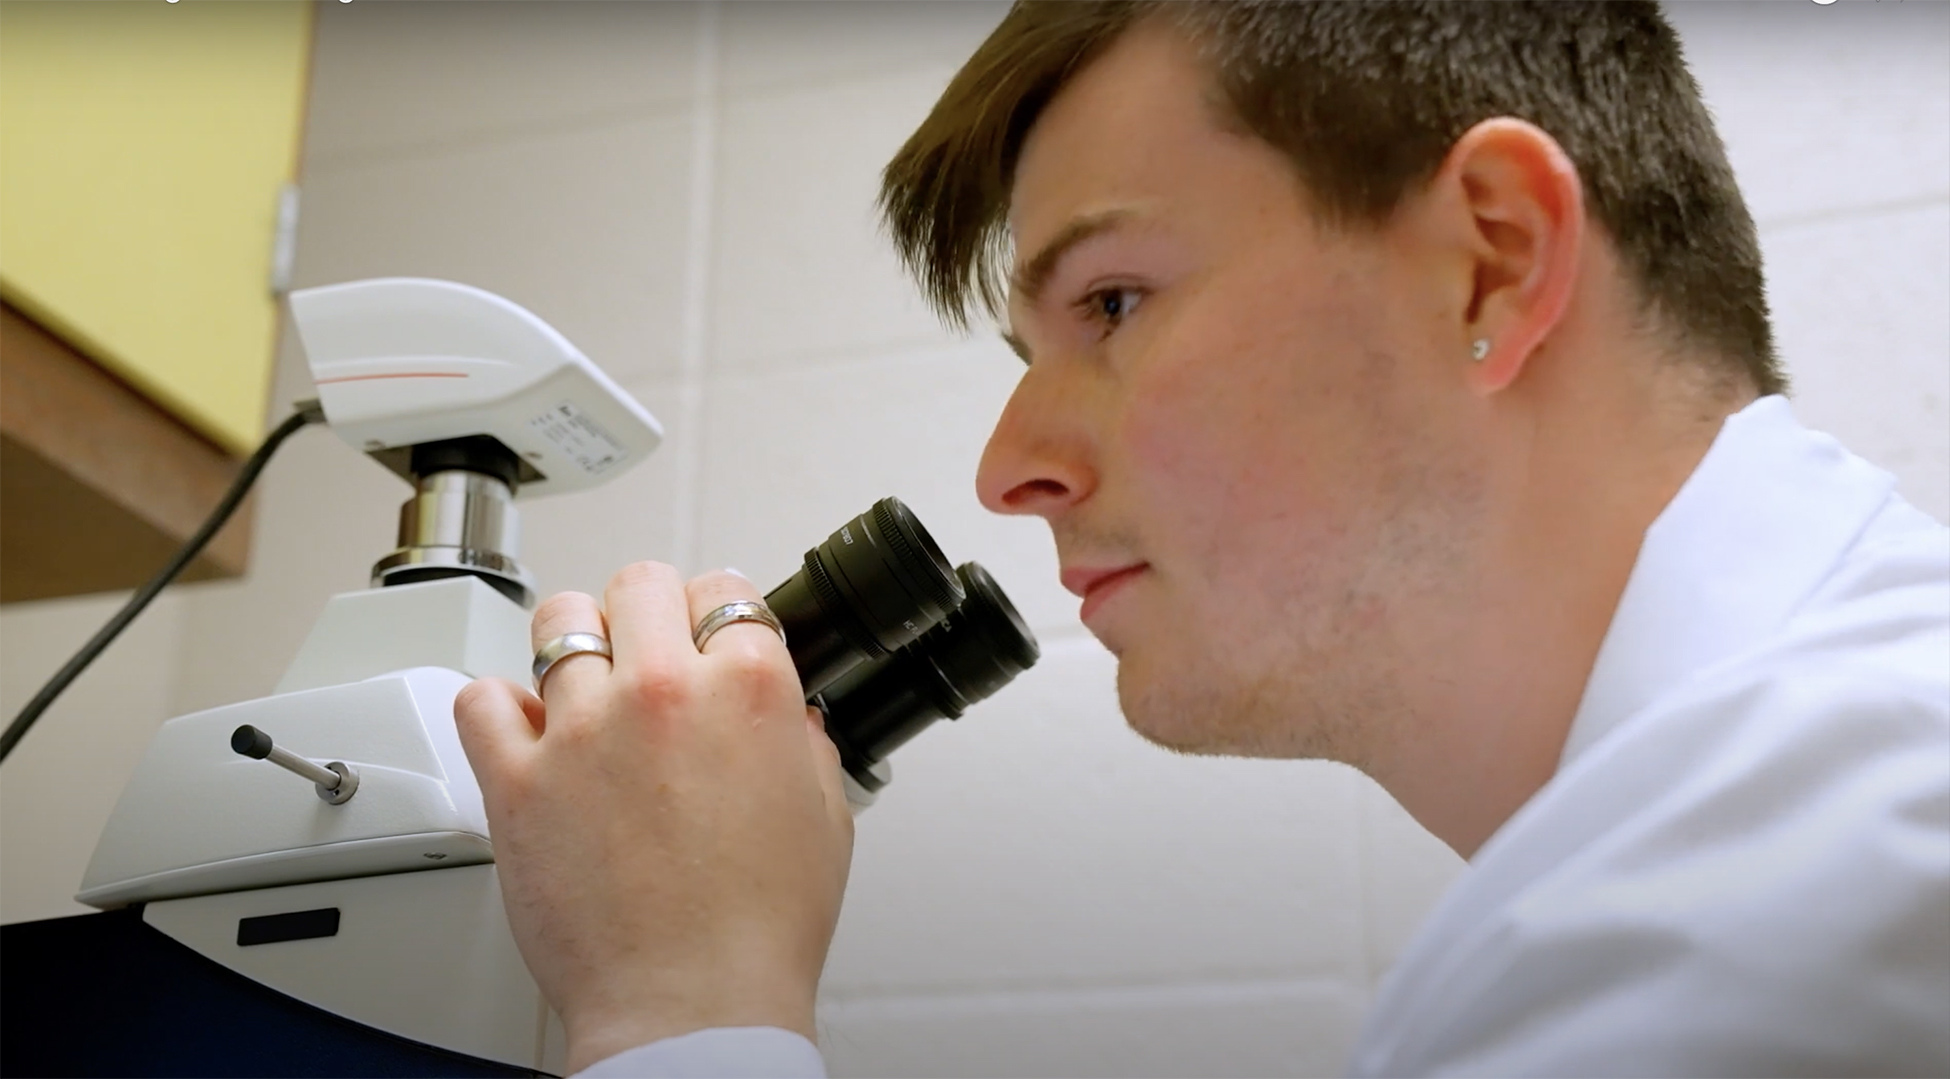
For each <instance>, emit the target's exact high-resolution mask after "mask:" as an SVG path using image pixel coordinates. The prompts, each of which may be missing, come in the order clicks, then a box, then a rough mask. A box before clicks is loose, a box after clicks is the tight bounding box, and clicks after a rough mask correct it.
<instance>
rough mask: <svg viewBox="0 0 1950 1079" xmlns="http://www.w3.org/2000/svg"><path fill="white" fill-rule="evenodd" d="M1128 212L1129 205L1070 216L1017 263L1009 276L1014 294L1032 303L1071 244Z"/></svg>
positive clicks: (1126, 217)
mask: <svg viewBox="0 0 1950 1079" xmlns="http://www.w3.org/2000/svg"><path fill="white" fill-rule="evenodd" d="M1131 216H1132V212H1131V211H1130V210H1128V209H1115V210H1102V211H1099V212H1097V213H1094V214H1085V215H1083V216H1082V217H1079V218H1076V219H1074V220H1072V221H1071V222H1070V223H1069V224H1067V225H1065V226H1063V231H1062V232H1059V233H1057V234H1056V238H1055V239H1053V240H1051V241H1050V242H1049V243H1046V244H1044V245H1043V249H1042V250H1041V251H1038V252H1036V256H1035V257H1034V258H1032V259H1030V260H1029V261H1028V262H1025V263H1023V264H1021V265H1020V266H1019V267H1017V269H1016V272H1015V273H1014V274H1013V275H1011V276H1010V278H1009V287H1010V288H1011V289H1012V290H1014V292H1015V294H1016V295H1017V296H1020V297H1021V298H1022V299H1023V300H1025V301H1027V302H1028V303H1030V304H1032V305H1033V304H1034V303H1035V302H1036V300H1037V298H1038V297H1040V296H1041V295H1042V293H1043V288H1044V286H1046V285H1048V284H1049V279H1050V275H1051V274H1053V273H1055V272H1056V267H1057V264H1058V263H1060V262H1062V261H1063V256H1064V255H1067V254H1069V253H1070V249H1071V248H1073V247H1075V246H1076V245H1078V244H1080V243H1082V242H1083V241H1085V240H1088V239H1090V238H1091V237H1092V236H1096V235H1098V234H1100V233H1104V232H1108V231H1110V230H1111V229H1113V228H1116V227H1117V226H1119V225H1121V224H1123V223H1124V222H1126V221H1128V220H1130V218H1131Z"/></svg>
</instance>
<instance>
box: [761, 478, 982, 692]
mask: <svg viewBox="0 0 1950 1079" xmlns="http://www.w3.org/2000/svg"><path fill="white" fill-rule="evenodd" d="M961 601H962V589H961V582H960V581H959V580H958V579H957V578H956V576H955V572H954V570H953V569H951V568H950V567H949V564H948V559H947V558H946V557H945V556H944V555H942V553H941V548H939V547H937V546H935V543H934V539H933V537H931V536H929V535H928V531H927V529H925V528H922V527H921V522H920V521H918V520H915V518H914V514H913V512H912V511H910V510H909V509H908V508H907V507H906V506H905V505H903V504H902V503H901V500H900V499H898V498H883V499H881V500H880V501H878V502H876V503H874V505H873V508H872V509H870V510H868V511H867V512H865V513H863V514H861V515H860V516H858V517H855V518H854V519H853V520H851V521H848V522H847V523H846V524H843V525H841V526H840V529H839V531H837V532H835V533H833V534H832V535H831V536H829V537H827V539H826V542H825V543H822V544H820V545H819V546H817V547H814V548H813V549H812V550H810V551H807V552H806V562H805V566H804V567H803V568H801V569H800V571H799V572H798V573H795V574H793V575H792V577H791V578H790V579H789V580H787V581H786V582H785V583H784V584H782V585H780V586H778V587H777V588H775V589H773V590H772V592H771V594H770V595H767V596H766V597H765V603H766V605H767V606H769V607H771V608H772V613H773V614H776V615H778V616H779V621H780V622H781V623H782V624H783V625H784V626H785V640H786V646H787V650H788V651H790V652H791V653H792V663H793V666H795V667H797V668H798V670H799V681H800V682H801V683H803V684H804V686H805V689H806V696H807V698H809V699H810V698H811V697H812V696H813V695H814V694H816V693H818V692H819V691H820V690H822V689H825V688H826V687H827V686H829V685H831V684H832V682H833V680H834V679H835V678H838V677H839V676H840V675H842V674H844V673H846V671H847V670H849V669H850V668H852V667H854V666H855V665H857V664H859V663H862V662H864V661H867V660H873V659H879V658H881V657H883V656H886V655H887V654H888V653H890V652H893V651H894V650H895V649H897V648H900V647H902V646H903V645H906V644H908V643H909V642H911V641H913V640H914V639H915V638H916V637H919V636H920V635H921V634H922V633H923V632H925V631H926V630H927V629H928V627H930V626H932V625H934V624H935V623H937V622H939V621H941V619H942V618H944V617H946V616H947V614H948V612H950V611H952V610H954V609H955V607H956V605H958V604H959V603H961Z"/></svg>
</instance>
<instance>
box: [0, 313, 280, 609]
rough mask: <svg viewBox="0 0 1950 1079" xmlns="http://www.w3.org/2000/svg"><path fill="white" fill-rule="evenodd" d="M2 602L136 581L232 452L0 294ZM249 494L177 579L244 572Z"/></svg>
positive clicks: (168, 546) (214, 489) (156, 560)
mask: <svg viewBox="0 0 1950 1079" xmlns="http://www.w3.org/2000/svg"><path fill="white" fill-rule="evenodd" d="M0 436H4V441H3V442H0V472H4V478H0V603H12V602H15V601H19V600H33V599H51V598H54V597H56V596H67V595H79V594H84V593H90V592H104V591H112V590H117V589H125V588H133V587H135V586H137V585H140V584H141V583H142V582H143V581H146V580H147V579H148V578H149V577H150V576H151V575H153V574H154V573H155V571H156V570H158V569H160V568H161V567H162V564H163V562H164V561H165V560H167V559H168V557H169V555H170V554H171V553H172V552H174V551H175V549H176V548H177V547H178V546H179V545H180V544H181V543H182V541H183V540H185V539H187V538H188V537H189V535H190V534H191V533H192V532H194V531H195V530H196V528H197V527H198V526H199V525H200V524H202V523H203V520H204V518H205V517H206V516H207V515H208V514H209V512H210V510H211V509H212V508H214V507H215V506H216V504H217V501H218V499H220V498H221V497H222V496H223V492H224V491H225V490H226V489H227V488H228V487H229V485H230V482H231V480H232V479H233V478H234V477H235V476H236V473H237V469H238V467H239V465H240V461H239V460H238V459H237V458H235V457H233V456H231V455H230V454H229V453H227V452H225V451H224V450H223V449H222V448H221V447H219V446H217V445H216V444H215V443H213V442H211V441H209V440H208V439H206V438H204V437H203V436H201V435H199V434H198V433H197V432H195V431H194V430H192V429H190V428H189V427H188V426H186V425H185V424H183V423H182V422H181V421H180V420H178V419H176V418H175V417H174V416H172V415H170V414H169V413H168V412H166V411H164V410H163V409H162V408H161V407H159V406H157V405H156V404H155V403H153V402H152V401H150V400H149V399H147V398H146V397H144V396H143V395H142V394H140V393H138V392H136V391H135V390H134V389H132V388H130V387H129V386H128V385H127V384H126V383H124V382H122V381H121V380H120V379H118V378H116V377H115V376H113V375H111V374H109V373H108V372H107V371H106V370H104V369H102V368H101V367H100V366H99V365H97V364H96V363H94V362H93V361H91V360H89V359H88V358H87V357H86V356H84V355H83V354H82V353H81V352H79V351H77V350H76V349H74V348H72V347H70V346H69V345H68V344H67V343H66V342H65V341H63V340H62V339H61V338H59V337H56V336H55V335H54V334H52V333H50V332H48V330H46V329H45V328H43V327H42V326H40V325H38V324H37V323H35V322H34V321H33V320H32V319H30V318H28V317H27V316H26V315H25V314H23V313H22V312H20V311H19V310H17V309H15V308H14V307H12V306H11V305H0ZM252 516H253V514H252V503H251V502H250V501H246V502H245V504H244V505H243V507H241V508H240V509H239V510H238V512H237V515H236V516H235V517H233V518H232V519H231V522H230V524H229V525H228V526H226V527H225V528H224V529H223V531H221V532H219V533H218V534H217V535H216V537H215V538H214V539H212V540H211V542H210V545H209V546H208V547H207V548H205V549H204V552H203V554H202V555H201V556H200V557H199V558H198V559H197V560H196V561H195V562H194V563H192V564H191V566H190V568H189V569H188V570H187V571H186V572H185V573H184V575H183V579H184V580H209V579H213V578H221V577H236V576H241V575H242V574H243V573H244V572H245V570H246V569H247V567H248V565H249V557H250V540H251V518H252Z"/></svg>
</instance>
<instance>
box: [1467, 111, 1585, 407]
mask: <svg viewBox="0 0 1950 1079" xmlns="http://www.w3.org/2000/svg"><path fill="white" fill-rule="evenodd" d="M1436 183H1438V184H1446V185H1451V190H1452V191H1453V192H1454V193H1455V194H1456V195H1457V196H1459V197H1457V198H1454V199H1446V200H1445V203H1446V204H1447V205H1450V206H1452V207H1457V208H1458V209H1459V210H1460V211H1461V212H1462V213H1463V214H1464V215H1465V216H1464V219H1463V220H1461V221H1460V222H1459V226H1460V227H1459V230H1458V231H1457V232H1455V233H1452V235H1459V236H1460V237H1461V239H1462V241H1463V244H1464V246H1465V249H1466V250H1465V259H1464V265H1465V266H1466V267H1467V268H1468V272H1469V273H1470V279H1469V280H1468V281H1467V282H1465V283H1464V289H1465V291H1466V294H1467V296H1468V303H1467V304H1466V306H1465V308H1464V310H1463V312H1462V323H1463V324H1462V325H1461V326H1460V327H1459V329H1460V331H1461V334H1462V339H1461V342H1460V352H1459V357H1460V358H1461V360H1462V362H1464V363H1468V364H1469V365H1470V367H1471V371H1470V378H1469V382H1470V384H1471V385H1472V386H1474V387H1475V388H1476V389H1477V390H1478V391H1479V392H1481V393H1485V394H1489V393H1495V392H1497V391H1498V390H1501V389H1503V388H1504V387H1506V386H1508V385H1509V384H1510V383H1512V382H1514V381H1516V379H1517V376H1518V375H1520V374H1522V372H1523V368H1524V365H1525V364H1526V363H1527V362H1529V360H1530V357H1531V356H1532V355H1533V354H1535V352H1536V351H1537V347H1538V346H1539V345H1540V344H1542V343H1543V341H1544V338H1545V337H1547V336H1548V335H1549V334H1550V332H1551V330H1553V329H1554V328H1556V326H1557V324H1558V322H1559V321H1560V320H1561V319H1562V318H1563V317H1564V311H1565V308H1566V307H1567V306H1569V304H1570V299H1571V292H1572V289H1573V287H1574V286H1575V285H1576V284H1577V276H1578V265H1579V262H1578V260H1579V256H1580V254H1581V251H1582V247H1583V244H1584V235H1585V216H1584V188H1583V186H1582V184H1581V183H1580V182H1579V180H1578V170H1577V166H1576V165H1574V164H1572V162H1571V158H1570V155H1568V154H1566V153H1565V152H1564V148H1563V147H1561V146H1559V145H1558V144H1557V140H1556V139H1553V138H1551V137H1550V136H1549V135H1548V134H1545V133H1544V131H1543V130H1542V129H1540V128H1538V127H1536V126H1535V125H1533V124H1529V123H1526V122H1524V121H1522V120H1515V119H1511V118H1508V117H1499V118H1497V119H1492V120H1485V121H1483V122H1482V123H1480V124H1477V125H1476V126H1475V127H1472V128H1470V129H1469V131H1468V132H1466V133H1464V135H1463V137H1462V138H1460V139H1458V140H1456V144H1455V146H1453V147H1451V148H1450V150H1449V156H1448V157H1447V158H1446V159H1445V160H1444V161H1443V163H1442V168H1441V170H1440V171H1438V173H1437V174H1436ZM1445 231H1447V230H1445ZM1478 353H1480V355H1477V354H1478Z"/></svg>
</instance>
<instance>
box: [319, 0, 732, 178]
mask: <svg viewBox="0 0 1950 1079" xmlns="http://www.w3.org/2000/svg"><path fill="white" fill-rule="evenodd" d="M710 8H711V5H705V9H706V11H709V10H710ZM701 17H703V18H710V17H711V16H701ZM695 109H696V103H695V102H694V101H681V100H670V101H649V102H643V103H640V104H635V105H627V106H623V107H621V108H617V109H605V110H602V111H600V112H589V113H583V114H581V115H578V116H570V117H565V118H562V119H552V120H546V121H543V120H536V121H532V122H528V123H522V124H508V125H502V126H494V127H487V128H481V129H478V130H474V131H466V132H459V133H456V134H453V135H449V136H447V137H444V138H432V139H426V140H422V141H420V142H413V143H404V144H399V145H380V146H369V147H361V148H359V149H357V150H346V151H341V152H339V153H337V154H329V155H326V156H324V157H317V158H309V159H307V160H306V162H305V175H307V176H321V175H333V174H337V173H341V172H357V171H358V170H360V169H362V168H374V167H382V168H383V167H389V166H394V165H400V164H407V163H412V162H423V161H435V160H438V159H440V158H443V157H449V156H453V155H457V154H465V153H471V152H474V151H477V150H489V149H494V148H496V147H500V146H507V145H509V144H511V143H524V142H533V141H536V140H538V139H550V138H559V137H562V136H567V135H586V134H592V133H595V132H601V131H608V130H611V129H614V128H621V127H630V126H632V125H635V124H641V123H649V122H653V121H656V120H667V119H670V118H672V117H676V116H682V115H684V114H685V113H686V112H694V111H695Z"/></svg>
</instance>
